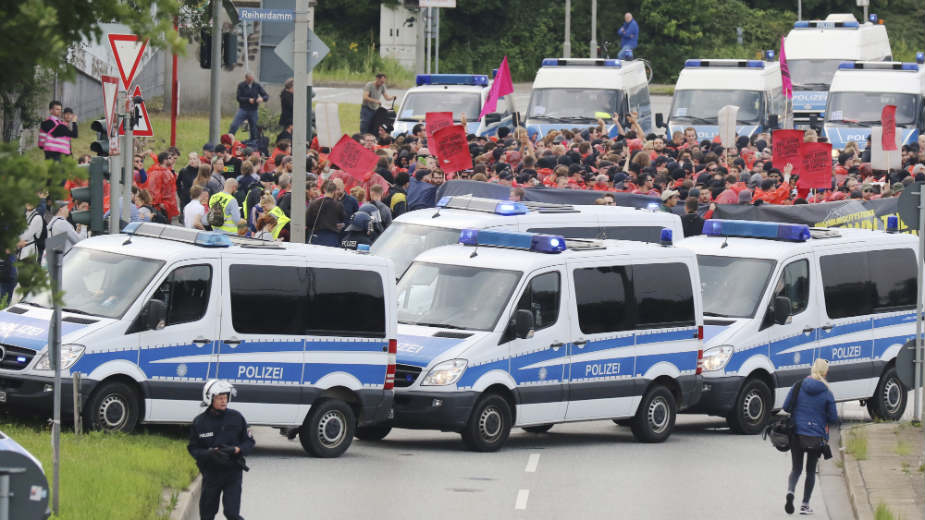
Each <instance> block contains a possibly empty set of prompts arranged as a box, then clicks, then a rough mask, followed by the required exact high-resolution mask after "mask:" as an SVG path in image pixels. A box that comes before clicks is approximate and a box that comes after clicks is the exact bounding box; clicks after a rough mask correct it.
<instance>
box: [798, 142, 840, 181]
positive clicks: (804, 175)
mask: <svg viewBox="0 0 925 520" xmlns="http://www.w3.org/2000/svg"><path fill="white" fill-rule="evenodd" d="M797 187H799V188H802V189H811V188H816V189H829V188H831V187H832V143H803V144H801V145H800V178H799V180H797Z"/></svg>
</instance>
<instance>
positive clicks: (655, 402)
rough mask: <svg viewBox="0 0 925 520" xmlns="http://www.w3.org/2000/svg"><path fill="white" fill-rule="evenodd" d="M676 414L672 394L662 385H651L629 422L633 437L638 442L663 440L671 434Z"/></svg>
mask: <svg viewBox="0 0 925 520" xmlns="http://www.w3.org/2000/svg"><path fill="white" fill-rule="evenodd" d="M677 414H678V405H677V402H676V401H675V398H674V394H672V393H671V391H670V390H668V389H667V388H665V387H664V386H662V385H656V386H653V387H652V388H650V389H649V391H648V392H646V395H645V396H643V398H642V402H641V403H639V409H638V410H636V416H635V417H633V419H632V421H631V422H630V429H631V430H632V431H633V437H635V438H636V440H637V441H639V442H650V443H651V442H663V441H664V440H665V439H667V438H668V436H670V435H671V430H673V429H674V422H675V418H676V417H677Z"/></svg>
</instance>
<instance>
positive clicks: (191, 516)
mask: <svg viewBox="0 0 925 520" xmlns="http://www.w3.org/2000/svg"><path fill="white" fill-rule="evenodd" d="M200 495H202V475H196V478H195V479H193V481H192V482H191V483H190V485H189V487H188V488H186V489H184V490H183V491H181V492H180V494H179V495H178V496H177V506H176V507H175V508H174V510H173V512H172V513H170V520H196V519H197V518H199V496H200Z"/></svg>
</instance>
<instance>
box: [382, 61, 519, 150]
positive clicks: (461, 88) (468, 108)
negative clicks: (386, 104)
mask: <svg viewBox="0 0 925 520" xmlns="http://www.w3.org/2000/svg"><path fill="white" fill-rule="evenodd" d="M415 84H416V86H415V87H413V88H411V89H408V92H406V93H405V97H404V98H402V101H401V107H400V108H399V109H398V111H397V112H395V123H394V126H393V130H392V137H397V136H399V135H401V134H410V133H411V131H412V129H414V126H415V125H418V124H423V123H424V118H425V116H426V115H427V113H428V112H452V113H453V120H454V121H455V122H456V123H459V122H460V121H461V120H460V115H461V114H465V115H466V122H467V126H466V132H467V133H470V134H475V135H478V136H492V135H495V134H497V133H498V128H501V127H502V126H504V127H507V128H513V127H514V101H513V96H512V95H511V94H508V95H506V96H503V97H502V98H501V99H499V100H498V107H497V109H496V110H495V112H492V113H491V114H486V115H485V117H484V118H481V119H480V118H479V114H480V113H481V112H482V106H484V105H485V99H486V98H487V97H488V91H489V89H490V88H491V82H490V81H489V80H488V76H485V75H483V74H418V75H417V76H416V77H415Z"/></svg>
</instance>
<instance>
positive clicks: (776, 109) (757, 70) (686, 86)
mask: <svg viewBox="0 0 925 520" xmlns="http://www.w3.org/2000/svg"><path fill="white" fill-rule="evenodd" d="M726 105H735V106H737V107H739V111H738V114H737V116H736V134H738V135H744V136H746V137H751V136H753V135H755V134H757V133H761V132H766V131H768V130H773V129H775V128H777V127H778V125H779V124H780V123H781V122H783V121H784V117H785V116H786V114H787V112H786V111H787V108H786V103H785V102H784V95H783V93H782V92H781V78H780V64H779V63H777V62H776V61H762V60H725V59H717V60H714V59H690V60H687V61H685V62H684V68H683V69H681V73H680V74H679V75H678V81H677V83H675V87H674V98H673V99H672V102H671V111H670V112H669V114H668V123H667V128H668V135H673V134H674V133H675V132H684V129H685V128H688V127H692V128H694V129H695V130H696V131H697V138H698V139H699V140H701V141H702V140H704V139H708V140H710V139H713V138H714V137H716V136H717V135H719V121H718V119H717V114H718V112H719V110H720V109H721V108H723V107H724V106H726ZM660 115H661V114H659V116H660ZM657 119H658V120H659V121H658V123H659V124H660V123H661V117H658V116H657Z"/></svg>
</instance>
